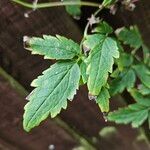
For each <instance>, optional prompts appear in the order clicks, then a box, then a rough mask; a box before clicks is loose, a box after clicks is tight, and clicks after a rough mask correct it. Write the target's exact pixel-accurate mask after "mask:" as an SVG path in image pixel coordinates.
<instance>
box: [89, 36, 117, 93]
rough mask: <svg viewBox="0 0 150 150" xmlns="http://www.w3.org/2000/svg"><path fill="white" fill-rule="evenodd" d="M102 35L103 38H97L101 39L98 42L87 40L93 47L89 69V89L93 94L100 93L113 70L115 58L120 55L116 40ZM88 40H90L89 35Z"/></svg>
mask: <svg viewBox="0 0 150 150" xmlns="http://www.w3.org/2000/svg"><path fill="white" fill-rule="evenodd" d="M89 37H90V36H89ZM92 37H93V35H92ZM101 37H102V38H101V39H99V40H97V41H99V42H98V43H97V44H95V43H94V44H93V43H92V44H91V43H88V42H87V43H88V45H89V46H90V47H91V48H93V49H91V51H90V55H89V58H90V63H89V71H88V72H89V78H88V89H89V93H90V94H91V95H98V94H99V92H100V90H101V88H102V86H104V85H105V84H106V82H107V78H108V73H109V72H110V73H111V72H112V66H113V64H114V58H118V57H119V52H118V47H117V43H116V41H114V40H113V39H112V38H110V37H105V36H101ZM90 38H91V37H90ZM87 41H90V40H89V39H88V37H87ZM94 45H95V46H94Z"/></svg>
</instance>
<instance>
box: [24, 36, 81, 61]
mask: <svg viewBox="0 0 150 150" xmlns="http://www.w3.org/2000/svg"><path fill="white" fill-rule="evenodd" d="M26 45H27V47H26V49H28V50H30V51H32V54H39V55H44V58H45V59H72V58H73V57H75V56H77V55H79V54H80V47H79V45H78V44H77V43H75V42H74V41H72V40H70V39H67V38H65V37H62V36H59V35H57V36H56V37H53V36H50V35H43V38H38V37H33V38H29V39H28V40H27V41H26Z"/></svg>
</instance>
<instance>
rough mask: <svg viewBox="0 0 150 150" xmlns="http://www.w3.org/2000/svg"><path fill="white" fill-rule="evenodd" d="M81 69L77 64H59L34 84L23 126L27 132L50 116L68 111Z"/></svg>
mask: <svg viewBox="0 0 150 150" xmlns="http://www.w3.org/2000/svg"><path fill="white" fill-rule="evenodd" d="M79 80H80V68H79V66H78V64H77V63H76V62H58V63H56V64H54V65H52V66H51V67H50V68H49V69H47V70H46V71H44V72H43V75H41V76H39V77H38V78H37V79H35V80H34V81H33V82H32V84H31V85H32V86H33V87H36V88H35V89H34V90H33V91H32V92H31V94H30V95H29V96H28V98H27V99H28V100H29V102H28V103H27V105H26V106H25V113H24V121H23V126H24V129H25V130H26V131H30V130H31V129H32V128H33V127H35V126H38V125H39V124H40V122H41V121H43V120H44V119H46V118H47V117H48V116H49V115H51V117H55V116H56V115H57V114H58V113H60V111H61V109H62V108H64V109H66V107H67V99H69V100H72V99H73V97H74V95H75V94H76V89H78V86H79Z"/></svg>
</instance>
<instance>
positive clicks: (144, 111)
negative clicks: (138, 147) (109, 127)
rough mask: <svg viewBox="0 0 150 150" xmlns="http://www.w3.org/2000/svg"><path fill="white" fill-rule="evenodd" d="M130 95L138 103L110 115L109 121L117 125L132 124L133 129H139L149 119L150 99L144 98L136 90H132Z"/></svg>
mask: <svg viewBox="0 0 150 150" xmlns="http://www.w3.org/2000/svg"><path fill="white" fill-rule="evenodd" d="M130 94H131V95H132V97H133V98H134V99H135V100H136V103H135V104H131V105H128V106H127V107H125V108H119V109H118V110H117V111H114V112H111V113H109V114H108V118H107V119H108V120H110V121H115V122H116V123H124V124H127V123H131V124H132V127H139V126H140V125H141V124H142V123H143V122H144V121H145V120H146V119H149V113H150V97H147V96H143V95H142V94H141V93H139V92H138V90H136V89H131V90H130Z"/></svg>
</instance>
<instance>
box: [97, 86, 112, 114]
mask: <svg viewBox="0 0 150 150" xmlns="http://www.w3.org/2000/svg"><path fill="white" fill-rule="evenodd" d="M109 98H110V95H109V92H108V89H107V88H105V87H103V88H102V90H101V91H100V94H99V95H98V97H97V98H96V103H97V104H98V106H99V107H100V109H101V111H102V112H103V113H104V112H105V113H106V112H109Z"/></svg>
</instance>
